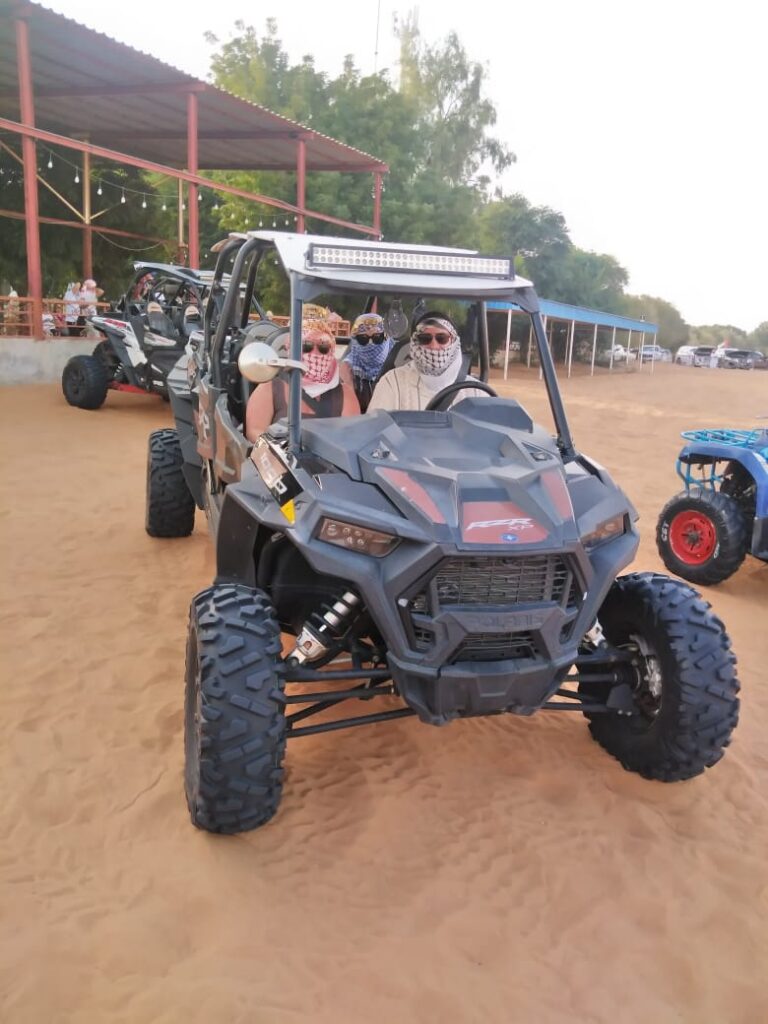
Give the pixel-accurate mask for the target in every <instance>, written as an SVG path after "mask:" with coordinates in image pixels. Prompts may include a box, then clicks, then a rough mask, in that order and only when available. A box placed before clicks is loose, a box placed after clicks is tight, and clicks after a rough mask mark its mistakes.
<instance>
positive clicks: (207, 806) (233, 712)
mask: <svg viewBox="0 0 768 1024" xmlns="http://www.w3.org/2000/svg"><path fill="white" fill-rule="evenodd" d="M281 649H282V645H281V641H280V627H279V626H278V623H277V620H276V618H275V611H274V608H273V607H272V605H271V604H270V601H269V598H268V597H267V595H266V594H265V593H264V592H263V591H261V590H252V589H251V588H250V587H245V586H241V585H236V584H216V585H214V586H212V587H209V588H208V589H207V590H204V591H202V592H201V593H200V594H198V595H197V597H195V598H194V600H193V601H192V607H191V608H190V614H189V633H188V639H187V669H186V700H185V716H184V747H185V751H184V753H185V769H184V781H185V790H186V797H187V805H188V807H189V813H190V815H191V817H192V823H193V824H194V825H196V826H197V827H198V828H201V829H205V830H206V831H208V832H225V833H229V834H233V833H237V832H246V831H248V830H249V829H254V828H258V827H259V826H260V825H264V824H265V823H266V822H267V821H269V819H270V818H271V817H272V816H273V815H274V814H275V812H276V811H277V808H278V805H279V803H280V797H281V795H282V788H283V769H282V763H283V757H284V755H285V741H286V721H285V697H284V693H283V689H284V683H283V679H282V676H281V674H280V672H279V664H280V653H281Z"/></svg>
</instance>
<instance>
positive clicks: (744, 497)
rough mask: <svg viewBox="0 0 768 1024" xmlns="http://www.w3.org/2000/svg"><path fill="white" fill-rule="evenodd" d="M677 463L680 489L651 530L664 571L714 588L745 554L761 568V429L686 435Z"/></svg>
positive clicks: (766, 530) (765, 533)
mask: <svg viewBox="0 0 768 1024" xmlns="http://www.w3.org/2000/svg"><path fill="white" fill-rule="evenodd" d="M683 437H684V438H685V441H686V443H685V445H684V447H683V449H682V451H681V452H680V454H679V456H678V458H677V474H678V476H679V477H680V479H681V480H682V481H683V484H684V486H685V489H684V490H683V491H681V492H680V493H679V494H676V495H675V496H674V498H671V499H670V500H669V501H668V502H667V504H666V505H665V506H664V508H663V509H662V511H661V515H660V516H659V520H658V523H657V525H656V545H657V547H658V549H659V554H660V555H661V558H662V561H663V562H664V564H665V565H666V567H667V568H668V569H669V570H670V571H671V572H674V573H676V574H677V575H678V576H682V577H684V578H685V579H687V580H690V581H691V582H692V583H697V584H699V585H708V584H714V583H722V581H723V580H727V579H728V577H729V576H732V575H733V574H734V573H735V572H736V570H737V569H738V568H739V567H740V565H741V563H742V562H743V561H744V559H745V558H746V556H747V555H748V554H751V555H753V556H754V557H755V558H759V559H761V560H762V561H763V562H768V429H765V428H762V429H761V428H755V429H754V430H686V431H684V432H683Z"/></svg>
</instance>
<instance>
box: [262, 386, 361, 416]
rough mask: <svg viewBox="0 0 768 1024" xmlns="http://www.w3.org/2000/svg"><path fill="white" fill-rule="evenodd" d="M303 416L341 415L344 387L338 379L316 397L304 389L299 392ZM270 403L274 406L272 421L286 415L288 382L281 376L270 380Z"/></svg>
mask: <svg viewBox="0 0 768 1024" xmlns="http://www.w3.org/2000/svg"><path fill="white" fill-rule="evenodd" d="M301 401H302V404H303V405H304V406H305V407H306V408H305V409H304V410H303V415H304V416H321V417H325V416H341V410H342V409H343V407H344V387H343V385H342V383H341V381H339V383H338V384H337V385H336V387H335V388H331V389H330V391H324V392H323V393H322V395H318V396H317V398H312V396H311V395H308V394H307V393H306V391H304V390H303V389H302V392H301ZM272 405H273V406H274V410H275V412H274V416H273V422H275V421H276V420H281V419H283V418H284V417H286V416H287V415H288V382H287V381H286V380H284V379H282V378H281V377H275V378H273V380H272Z"/></svg>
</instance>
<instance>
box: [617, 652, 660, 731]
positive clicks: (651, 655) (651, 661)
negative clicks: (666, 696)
mask: <svg viewBox="0 0 768 1024" xmlns="http://www.w3.org/2000/svg"><path fill="white" fill-rule="evenodd" d="M625 647H626V649H627V650H631V651H635V652H636V653H637V655H638V657H637V660H636V661H635V662H634V663H633V665H632V668H633V670H634V676H635V680H634V683H633V685H632V695H633V697H634V699H635V704H636V706H637V709H638V711H639V712H640V714H641V715H643V717H644V718H646V719H650V720H653V719H654V718H655V717H656V716H657V715H658V713H659V711H660V710H661V696H662V689H663V685H662V674H661V664H660V662H659V657H658V655H657V653H656V651H655V650H654V648H653V647H652V646H651V645H650V644H649V643H648V641H647V640H646V639H645V637H643V636H638V635H632V636H631V637H630V643H628V644H626V645H625Z"/></svg>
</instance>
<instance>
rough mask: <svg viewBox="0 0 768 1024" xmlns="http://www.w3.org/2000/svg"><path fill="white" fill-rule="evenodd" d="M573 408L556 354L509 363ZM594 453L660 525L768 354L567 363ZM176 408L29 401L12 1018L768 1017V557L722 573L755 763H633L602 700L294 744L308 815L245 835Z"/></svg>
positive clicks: (297, 781) (342, 1021)
mask: <svg viewBox="0 0 768 1024" xmlns="http://www.w3.org/2000/svg"><path fill="white" fill-rule="evenodd" d="M509 387H510V390H511V391H512V392H514V394H516V395H517V396H518V397H519V398H520V399H521V401H523V403H524V404H525V405H526V406H527V407H528V408H529V410H530V411H531V412H532V413H534V414H535V415H537V417H538V416H543V414H544V412H545V403H544V400H543V398H542V396H540V395H539V394H538V381H537V380H536V375H535V373H532V374H525V373H524V372H523V375H522V377H520V378H519V379H515V380H514V381H510V382H509ZM563 389H564V394H565V399H566V403H567V406H568V410H569V415H570V418H571V422H572V428H573V432H574V435H575V438H576V441H577V444H578V445H579V446H580V447H581V448H582V449H583V450H584V451H586V452H587V453H589V454H590V455H592V456H593V457H594V458H596V459H597V460H598V461H600V462H602V463H603V464H604V465H605V466H607V468H608V469H609V470H610V471H611V472H612V473H613V474H614V475H615V477H616V479H617V480H618V481H619V482H620V483H621V484H622V486H624V488H625V489H626V490H627V492H628V493H629V495H630V496H631V497H632V499H633V500H634V502H635V504H636V505H637V507H638V509H639V511H640V513H641V528H642V534H643V539H642V544H641V548H640V552H639V555H638V559H637V561H636V564H635V568H638V569H642V570H646V569H653V570H657V569H660V568H661V564H660V562H659V559H658V557H657V554H656V550H655V545H654V541H653V530H654V524H655V520H656V516H657V514H658V511H659V509H660V508H661V506H662V504H663V503H664V501H665V500H666V499H667V498H668V497H669V496H670V495H671V494H673V493H674V492H675V491H676V490H677V489H678V487H677V484H676V477H675V474H674V460H675V456H676V453H677V450H678V448H679V445H680V440H679V431H680V430H682V429H686V428H691V427H696V426H736V427H748V426H752V425H754V423H755V418H756V416H757V415H759V414H768V374H759V373H740V372H738V371H730V372H729V371H705V370H693V369H691V368H687V367H676V366H669V365H663V366H658V367H656V369H655V372H654V374H653V375H651V373H649V372H648V369H647V368H645V369H644V370H643V372H642V373H622V372H620V373H615V374H614V375H613V376H612V377H611V378H608V377H607V376H606V375H601V376H600V377H597V378H594V379H590V378H588V377H576V378H574V379H571V380H570V381H567V382H564V383H563ZM169 419H170V417H169V413H168V408H167V406H164V405H162V404H161V403H160V402H159V401H156V400H153V399H150V398H144V397H140V396H133V395H117V394H116V395H110V397H109V398H108V400H107V403H106V405H105V407H104V408H103V409H102V410H101V411H100V412H98V413H86V412H81V411H79V410H75V409H70V408H69V407H68V406H66V405H65V403H64V401H63V399H62V398H61V396H60V394H59V390H58V387H56V386H47V385H43V386H29V387H23V388H7V389H4V390H3V391H2V423H3V425H2V438H3V453H2V460H3V467H2V473H1V474H0V481H1V483H2V489H3V494H2V505H1V506H0V507H1V508H2V544H3V565H4V571H3V574H2V595H1V599H2V605H1V608H2V618H1V620H0V621H1V623H2V634H1V636H0V644H1V647H0V650H2V666H3V687H2V697H1V699H2V722H3V726H4V729H3V743H2V761H1V762H0V764H1V776H2V782H3V801H2V804H3V806H2V812H3V819H4V820H3V824H2V835H3V843H2V853H1V854H0V856H1V857H2V879H3V889H2V896H1V898H0V914H1V915H2V920H3V932H2V939H1V945H0V967H1V968H2V977H1V986H0V990H1V993H2V994H1V995H0V1019H1V1020H2V1021H5V1022H9V1024H27V1022H34V1024H38V1022H39V1024H52V1022H57V1024H58V1022H77V1024H81V1022H88V1024H90V1022H97V1024H101V1022H106V1024H117V1022H126V1024H145V1022H158V1024H160V1022H162V1024H176V1022H185V1024H186V1022H190V1024H191V1022H194V1024H197V1022H206V1024H218V1022H226V1024H234V1022H244V1024H294V1022H313V1024H314V1022H319V1024H325V1022H336V1024H346V1022H366V1024H367V1022H377V1024H378V1022H381V1024H390V1022H394V1021H403V1022H407V1024H410V1022H424V1024H432V1022H472V1024H474V1022H492V1024H509V1022H515V1024H516V1022H524V1024H528V1022H531V1024H549V1022H557V1024H560V1022H563V1024H564V1022H571V1021H577V1022H599V1024H603V1022H605V1024H608V1022H611V1024H613V1022H617V1024H624V1022H627V1024H641V1022H642V1024H646V1022H654V1024H672V1022H674V1024H681V1022H683V1024H758V1022H763V1021H766V1020H768V991H767V990H766V978H767V977H768V857H766V851H767V850H768V753H767V748H766V739H765V737H766V734H768V679H766V661H767V660H768V565H766V564H762V563H759V562H757V561H755V560H753V559H748V561H747V563H746V564H745V566H744V567H743V568H742V570H741V571H740V572H739V573H738V575H736V576H734V577H733V578H732V579H731V580H729V581H728V582H726V583H724V584H722V585H721V586H719V587H717V588H710V589H708V590H707V591H706V596H707V598H708V599H709V600H710V601H711V603H712V604H713V606H714V608H715V610H716V611H717V613H718V614H719V615H720V616H721V617H722V618H723V619H724V621H725V623H726V625H727V627H728V629H729V631H730V634H731V636H732V639H733V644H734V648H735V651H736V653H737V655H738V659H739V670H740V677H741V682H742V697H743V703H742V718H741V723H740V725H739V728H738V729H737V731H736V733H735V737H734V742H733V744H732V746H731V748H730V750H729V751H728V753H727V754H726V757H725V759H724V760H723V761H722V762H721V763H720V764H719V765H717V766H716V767H715V768H714V769H713V770H712V771H711V772H707V773H706V774H705V775H704V776H703V777H699V778H698V779H695V780H692V781H690V782H687V783H678V784H674V785H663V784H661V783H652V782H647V781H644V780H642V779H640V778H638V777H636V776H633V775H631V774H629V773H627V772H625V771H624V770H623V769H622V768H621V766H620V765H619V764H618V763H617V762H616V761H614V760H612V759H611V758H610V757H609V756H608V755H607V754H605V753H604V752H603V751H602V750H601V749H600V748H599V747H598V746H597V745H596V744H595V743H593V742H592V741H591V739H590V738H589V734H588V732H587V727H586V724H585V722H584V720H583V719H582V718H581V716H580V715H567V716H559V717H556V716H547V715H546V714H540V715H538V716H535V717H533V718H531V719H518V718H514V717H511V716H510V717H508V718H495V719H487V720H471V721H466V722H461V723H455V724H453V725H451V726H450V727H448V728H446V729H442V730H439V729H432V728H429V727H427V726H423V725H420V724H419V723H418V722H416V721H415V720H405V721H400V722H393V723H387V724H384V725H379V726H375V727H372V728H370V729H359V730H354V731H352V732H348V733H341V734H330V735H325V736H312V737H308V738H304V739H301V740H297V741H296V742H295V743H293V744H291V745H290V746H289V752H288V759H287V782H286V787H285V792H284V798H283V804H282V807H281V810H280V812H279V814H278V816H277V817H276V818H275V819H274V820H273V822H272V823H271V824H270V825H269V826H267V827H266V828H264V829H262V830H260V831H257V832H253V833H250V834H248V835H244V836H240V837H232V838H226V837H216V836H210V835H207V834H205V833H202V832H199V831H196V830H195V829H193V828H192V826H191V825H190V823H189V819H188V815H187V811H186V807H185V805H184V798H183V792H182V777H181V776H182V698H183V669H184V641H185V629H186V617H187V608H188V603H189V599H190V596H191V595H192V594H193V592H195V591H196V590H198V589H200V588H202V587H203V586H205V585H207V584H208V583H209V582H210V579H211V577H212V573H213V559H212V551H211V545H210V542H209V539H208V536H207V531H206V528H205V522H204V519H203V517H202V515H200V514H199V515H198V523H197V527H196V530H195V533H194V534H193V536H192V537H191V538H189V539H188V540H180V541H170V542H169V541H157V540H152V539H151V538H149V537H148V536H147V535H146V533H145V532H144V528H143V515H144V513H143V503H144V472H145V449H146V438H147V434H148V433H149V431H150V430H152V429H154V428H156V427H159V426H162V425H164V424H166V423H168V422H169Z"/></svg>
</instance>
